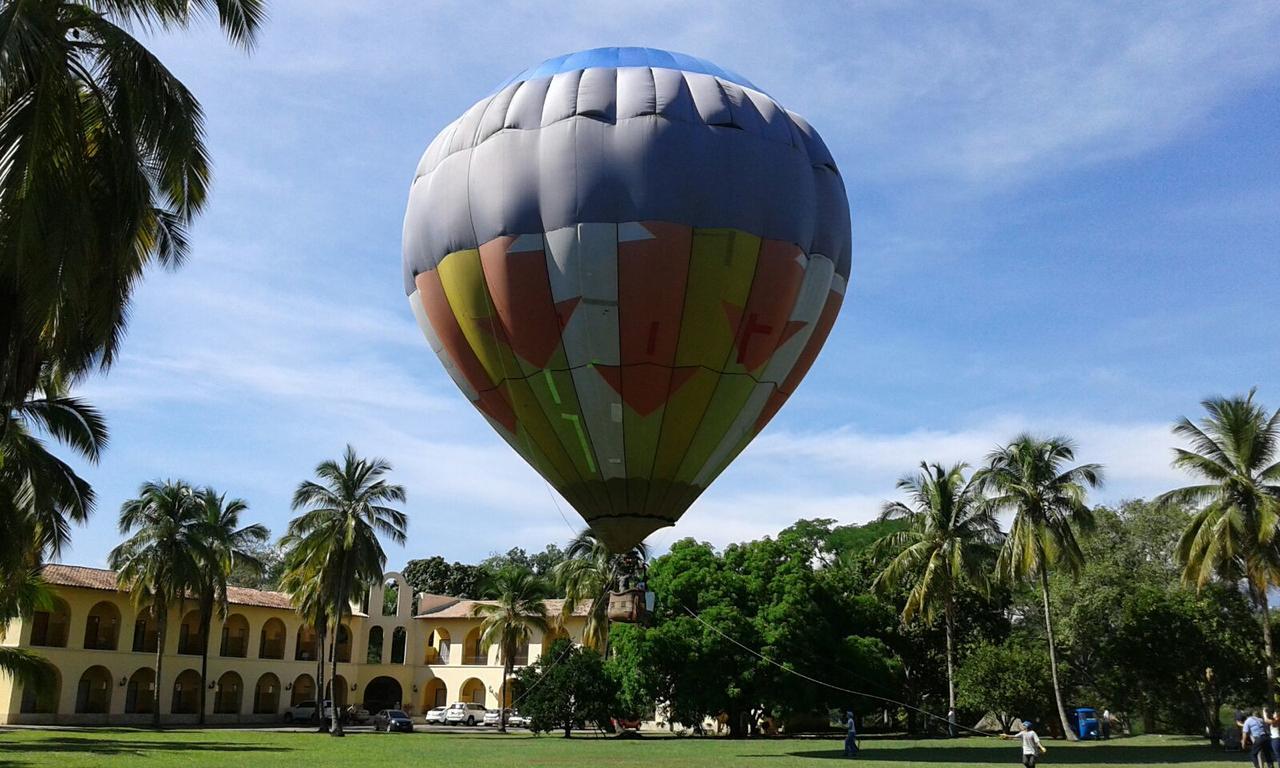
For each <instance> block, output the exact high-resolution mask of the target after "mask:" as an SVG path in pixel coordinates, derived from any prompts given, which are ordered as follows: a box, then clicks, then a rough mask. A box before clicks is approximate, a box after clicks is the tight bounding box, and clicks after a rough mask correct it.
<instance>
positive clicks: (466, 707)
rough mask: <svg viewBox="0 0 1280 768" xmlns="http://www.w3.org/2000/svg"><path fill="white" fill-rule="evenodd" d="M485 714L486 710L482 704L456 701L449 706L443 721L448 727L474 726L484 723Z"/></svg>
mask: <svg viewBox="0 0 1280 768" xmlns="http://www.w3.org/2000/svg"><path fill="white" fill-rule="evenodd" d="M486 712H488V710H487V709H485V708H484V705H483V704H473V703H471V702H467V701H456V702H454V703H452V704H450V705H449V709H448V711H447V712H445V713H444V721H445V723H447V724H449V725H475V724H476V723H480V722H484V716H485V713H486Z"/></svg>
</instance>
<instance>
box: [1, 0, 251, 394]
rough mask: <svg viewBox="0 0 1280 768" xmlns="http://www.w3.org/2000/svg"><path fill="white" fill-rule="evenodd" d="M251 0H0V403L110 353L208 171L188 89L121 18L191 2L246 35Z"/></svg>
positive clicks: (189, 12) (175, 15)
mask: <svg viewBox="0 0 1280 768" xmlns="http://www.w3.org/2000/svg"><path fill="white" fill-rule="evenodd" d="M264 15H265V0H82V1H81V2H57V1H55V0H5V2H3V3H0V157H3V158H4V162H3V163H0V329H3V330H2V331H0V403H3V404H8V405H12V404H14V403H18V402H21V401H22V400H24V399H25V398H26V397H27V396H28V394H29V393H30V392H31V391H33V390H34V388H35V386H36V382H37V380H38V377H39V374H40V370H41V368H42V367H44V366H45V365H46V364H48V363H50V362H56V363H57V364H59V365H60V366H61V367H62V368H63V370H64V371H65V372H67V373H69V374H71V375H72V376H78V375H80V374H82V373H84V372H86V371H87V370H89V369H91V368H93V367H95V366H106V365H109V364H110V363H111V362H112V360H113V359H114V358H115V356H116V354H117V348H118V345H119V342H120V339H121V336H122V334H123V330H124V325H125V320H126V316H127V308H128V303H129V296H130V293H131V290H132V288H133V286H134V284H135V283H136V282H137V279H138V277H139V276H140V275H141V273H142V271H143V270H144V269H145V267H146V266H148V264H150V263H151V262H153V261H159V262H160V263H162V264H165V265H176V264H177V263H179V262H180V261H181V260H182V258H183V257H184V255H185V254H186V252H187V238H186V226H187V225H188V224H189V223H190V221H191V220H192V218H193V217H194V216H195V215H196V214H197V213H198V212H199V211H200V210H201V209H202V208H203V206H204V204H205V201H206V199H207V191H208V185H209V176H210V169H209V158H208V153H207V151H206V149H205V145H204V119H203V115H202V112H201V109H200V104H199V102H198V101H197V100H196V98H195V97H194V96H193V95H192V94H191V92H190V91H188V90H187V88H186V87H185V86H184V85H183V84H182V83H181V82H180V81H179V80H178V79H177V78H176V77H174V75H173V74H172V73H171V72H170V71H169V70H168V69H166V68H165V66H164V64H162V63H161V62H160V60H159V59H157V58H156V57H155V55H153V54H152V53H151V52H150V51H148V50H147V48H146V47H145V46H144V45H143V44H142V43H141V42H140V41H139V40H138V39H137V38H135V37H134V36H133V35H132V34H131V33H130V31H129V30H130V29H143V30H154V29H166V30H167V29H183V28H187V27H189V26H190V25H191V24H192V23H193V22H194V21H195V20H196V19H198V18H200V17H203V16H215V17H216V18H217V20H218V24H219V26H221V28H222V30H223V31H224V32H225V33H226V35H227V36H228V37H229V38H230V39H231V41H232V42H233V43H235V44H237V45H239V46H241V47H244V48H248V47H250V46H251V45H252V44H253V42H254V40H255V38H256V35H257V31H258V29H259V26H260V25H261V23H262V21H263V18H264Z"/></svg>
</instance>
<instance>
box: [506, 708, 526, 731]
mask: <svg viewBox="0 0 1280 768" xmlns="http://www.w3.org/2000/svg"><path fill="white" fill-rule="evenodd" d="M507 725H508V726H510V727H511V728H528V727H529V718H527V717H525V716H524V715H522V714H520V712H519V710H515V709H513V710H511V714H510V715H509V716H508V717H507Z"/></svg>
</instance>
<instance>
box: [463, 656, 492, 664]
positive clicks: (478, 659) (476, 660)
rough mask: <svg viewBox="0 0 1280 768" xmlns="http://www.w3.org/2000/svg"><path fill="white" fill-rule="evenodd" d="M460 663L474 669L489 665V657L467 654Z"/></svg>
mask: <svg viewBox="0 0 1280 768" xmlns="http://www.w3.org/2000/svg"><path fill="white" fill-rule="evenodd" d="M462 663H463V664H468V665H471V666H475V667H478V666H483V665H485V664H488V663H489V657H488V655H486V654H478V655H477V654H473V653H468V654H467V655H465V656H463V657H462Z"/></svg>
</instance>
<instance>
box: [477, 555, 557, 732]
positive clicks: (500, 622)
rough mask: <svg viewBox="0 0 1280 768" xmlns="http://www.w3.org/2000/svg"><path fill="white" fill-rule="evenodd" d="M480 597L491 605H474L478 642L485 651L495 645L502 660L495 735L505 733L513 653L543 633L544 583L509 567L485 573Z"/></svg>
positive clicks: (545, 627) (528, 572) (545, 626)
mask: <svg viewBox="0 0 1280 768" xmlns="http://www.w3.org/2000/svg"><path fill="white" fill-rule="evenodd" d="M481 594H483V595H484V596H485V597H487V598H491V599H492V600H493V602H491V603H475V604H474V605H473V606H472V607H471V615H472V616H478V617H482V618H483V619H484V620H483V621H481V622H480V643H481V647H483V648H484V649H485V651H486V652H487V651H488V650H489V648H491V647H493V646H494V645H497V646H498V654H499V655H500V656H501V657H502V688H501V692H500V693H499V695H498V699H499V700H498V732H499V733H506V732H507V686H508V685H509V684H510V683H509V682H508V681H509V678H510V677H511V671H512V669H513V668H514V667H515V658H516V653H517V651H519V649H520V646H521V645H522V644H525V643H528V642H529V638H530V636H531V635H532V634H533V631H534V630H535V629H536V630H538V631H539V632H541V633H544V634H545V633H546V632H547V631H548V630H549V628H550V625H549V624H548V623H547V604H546V603H545V602H544V600H545V599H546V597H547V584H546V582H545V581H543V580H542V579H540V578H538V577H537V576H535V575H534V573H533V571H531V570H529V569H528V568H524V567H522V566H517V565H508V566H506V567H504V568H500V569H498V571H496V572H495V573H492V574H486V575H485V577H484V581H483V583H482V586H481Z"/></svg>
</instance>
